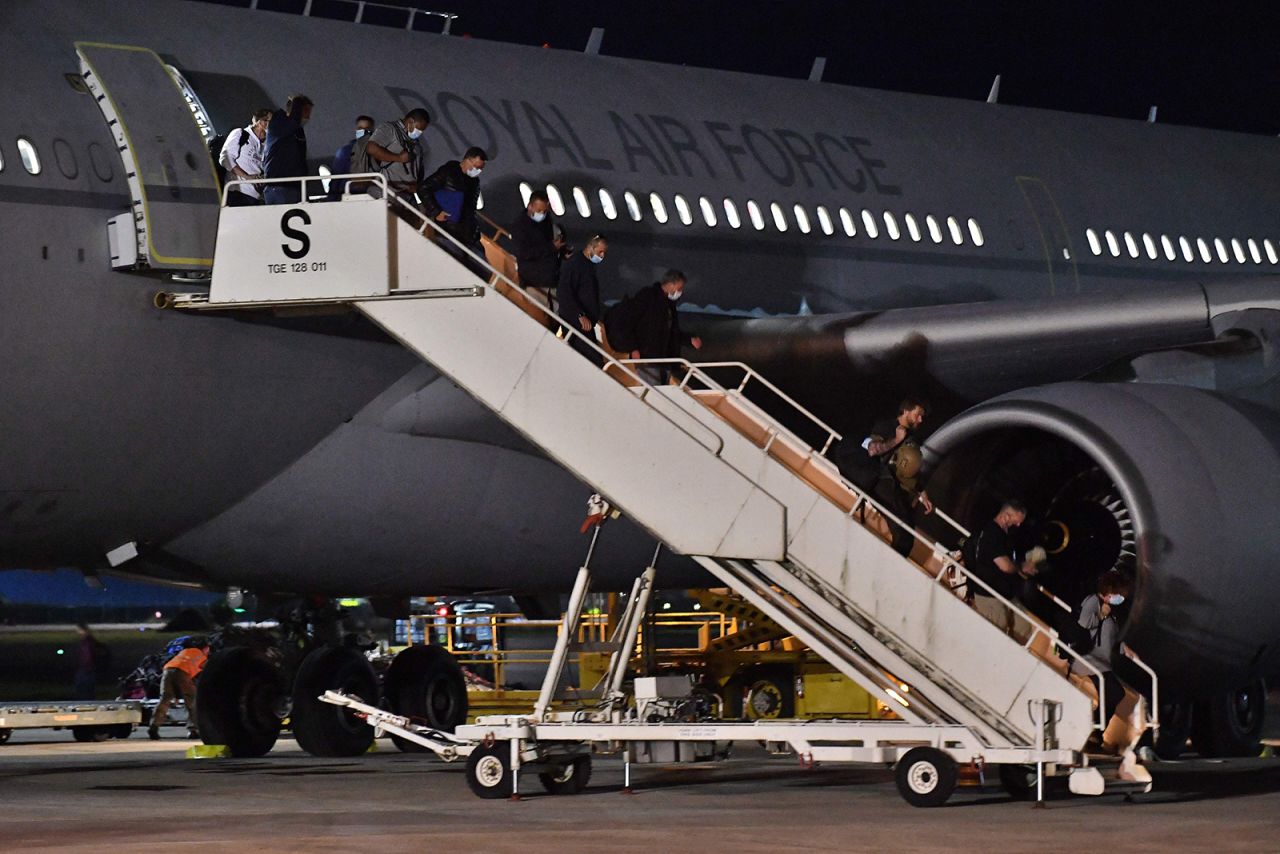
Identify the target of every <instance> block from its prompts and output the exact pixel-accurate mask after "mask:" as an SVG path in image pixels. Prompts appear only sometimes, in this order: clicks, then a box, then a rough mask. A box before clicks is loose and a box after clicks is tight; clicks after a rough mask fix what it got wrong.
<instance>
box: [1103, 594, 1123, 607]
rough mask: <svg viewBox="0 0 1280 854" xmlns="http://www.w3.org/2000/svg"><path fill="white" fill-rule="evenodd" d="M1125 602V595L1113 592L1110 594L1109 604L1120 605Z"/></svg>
mask: <svg viewBox="0 0 1280 854" xmlns="http://www.w3.org/2000/svg"><path fill="white" fill-rule="evenodd" d="M1123 602H1124V596H1123V595H1121V594H1119V593H1112V594H1111V595H1110V596H1108V597H1107V604H1109V605H1119V604H1121V603H1123Z"/></svg>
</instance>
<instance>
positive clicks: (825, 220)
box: [818, 205, 836, 237]
mask: <svg viewBox="0 0 1280 854" xmlns="http://www.w3.org/2000/svg"><path fill="white" fill-rule="evenodd" d="M818 227H819V228H821V229H822V233H823V234H825V235H827V236H828V237H829V236H831V235H833V234H835V233H836V225H835V223H833V222H832V221H831V212H830V211H829V210H827V209H826V208H825V207H823V206H822V205H818Z"/></svg>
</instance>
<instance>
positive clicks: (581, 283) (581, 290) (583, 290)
mask: <svg viewBox="0 0 1280 854" xmlns="http://www.w3.org/2000/svg"><path fill="white" fill-rule="evenodd" d="M608 249H609V242H608V241H607V240H605V239H604V238H603V237H601V236H600V235H599V234H597V235H595V236H593V237H592V238H591V239H590V240H588V241H587V245H586V246H584V247H583V248H582V251H581V252H575V253H574V254H573V255H572V256H570V257H569V259H568V260H566V261H565V262H564V264H563V265H561V267H560V283H559V285H558V286H557V287H556V299H557V301H558V302H559V303H560V305H559V307H558V308H557V310H558V312H559V313H560V317H561V318H563V319H564V322H565V323H566V324H567V325H568V326H569V327H570V328H572V329H575V330H577V331H578V332H580V333H582V335H584V336H586V337H587V338H588V339H589V340H591V341H595V340H596V324H597V323H599V322H600V280H599V279H597V278H596V266H597V265H598V264H601V263H603V261H604V256H605V252H606V251H608ZM569 345H570V346H571V347H573V349H575V350H577V351H578V352H579V353H581V354H582V355H584V356H586V357H587V358H588V359H590V360H591V361H592V362H594V363H595V364H596V365H601V364H603V362H602V361H601V359H600V354H599V353H597V352H596V351H595V350H593V349H592V348H591V347H590V346H589V345H588V344H587V343H586V342H585V341H583V340H582V339H581V338H579V337H578V336H576V335H571V336H569Z"/></svg>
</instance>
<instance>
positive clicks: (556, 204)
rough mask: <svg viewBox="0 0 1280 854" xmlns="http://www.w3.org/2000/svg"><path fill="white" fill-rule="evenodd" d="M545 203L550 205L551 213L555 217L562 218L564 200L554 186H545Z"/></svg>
mask: <svg viewBox="0 0 1280 854" xmlns="http://www.w3.org/2000/svg"><path fill="white" fill-rule="evenodd" d="M547 201H548V202H550V203H551V212H552V213H554V214H555V215H556V216H564V199H563V198H561V197H560V191H559V190H557V189H556V185H555V184H548V185H547Z"/></svg>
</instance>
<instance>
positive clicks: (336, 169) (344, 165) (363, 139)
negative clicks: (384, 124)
mask: <svg viewBox="0 0 1280 854" xmlns="http://www.w3.org/2000/svg"><path fill="white" fill-rule="evenodd" d="M373 126H374V121H373V117H372V116H356V133H355V136H354V137H353V138H351V139H349V140H347V141H346V143H345V144H344V145H343V146H342V147H341V148H339V149H338V150H337V151H336V152H334V155H333V166H332V167H331V168H332V169H333V174H335V175H348V174H350V173H351V171H352V170H351V155H352V152H353V151H354V150H355V148H356V146H357V145H363V146H365V147H367V146H368V145H369V136H370V134H372V133H373ZM366 156H367V155H366ZM346 188H347V182H346V181H345V180H342V181H340V180H338V179H336V178H335V179H334V180H332V181H330V182H329V198H331V199H339V198H342V194H343V192H344V191H345V190H346ZM352 189H353V190H354V189H355V187H352Z"/></svg>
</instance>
